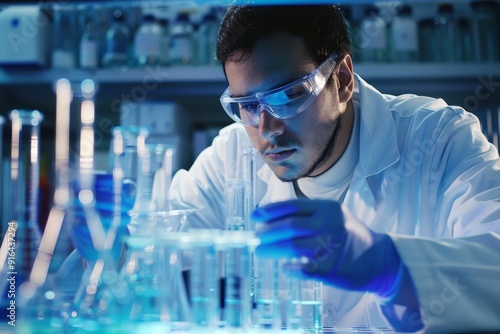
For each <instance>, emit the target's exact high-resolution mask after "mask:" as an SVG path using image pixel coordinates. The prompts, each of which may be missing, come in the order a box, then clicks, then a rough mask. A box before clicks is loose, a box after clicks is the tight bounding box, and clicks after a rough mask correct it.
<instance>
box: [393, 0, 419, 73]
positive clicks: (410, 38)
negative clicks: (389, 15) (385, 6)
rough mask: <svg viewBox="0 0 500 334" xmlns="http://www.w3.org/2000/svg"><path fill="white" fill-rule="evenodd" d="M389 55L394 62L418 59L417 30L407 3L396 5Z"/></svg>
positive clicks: (410, 8) (411, 10)
mask: <svg viewBox="0 0 500 334" xmlns="http://www.w3.org/2000/svg"><path fill="white" fill-rule="evenodd" d="M390 31H391V55H392V57H391V58H392V59H391V60H392V61H393V62H394V63H407V62H416V61H417V60H418V31H417V23H416V22H415V20H414V18H413V9H412V7H411V6H410V5H408V4H401V5H399V6H398V7H397V14H396V16H394V18H393V19H392V24H391V29H390Z"/></svg>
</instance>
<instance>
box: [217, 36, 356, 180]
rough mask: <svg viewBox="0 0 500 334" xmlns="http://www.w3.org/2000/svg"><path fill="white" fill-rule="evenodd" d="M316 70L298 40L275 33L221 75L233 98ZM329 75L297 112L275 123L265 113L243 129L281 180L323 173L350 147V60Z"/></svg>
mask: <svg viewBox="0 0 500 334" xmlns="http://www.w3.org/2000/svg"><path fill="white" fill-rule="evenodd" d="M317 66H318V64H315V63H314V62H313V59H312V57H311V55H310V54H309V53H308V51H307V49H306V46H305V43H304V42H303V41H302V39H300V38H298V37H295V36H291V35H289V34H284V33H278V34H274V35H272V36H270V37H266V38H264V39H262V40H260V41H258V42H257V43H256V44H255V47H254V50H253V52H252V55H251V56H250V57H249V58H248V59H246V60H245V61H242V62H231V61H230V62H227V63H226V64H225V70H226V75H227V78H228V81H229V87H230V89H231V94H232V96H247V95H252V94H255V93H257V92H264V91H267V90H270V89H273V88H277V87H280V86H283V85H285V84H287V83H290V82H292V81H294V80H297V79H299V78H301V77H303V76H305V75H307V74H309V73H310V72H312V71H313V70H315V69H316V68H317ZM331 76H332V77H333V85H332V84H331V82H329V83H327V84H326V85H325V87H324V88H323V90H322V91H321V93H320V94H319V96H318V97H317V98H316V100H315V101H314V102H313V103H312V104H311V105H310V106H309V107H308V108H307V109H305V110H304V111H302V112H301V113H299V114H297V115H295V116H293V117H291V118H288V119H277V118H275V117H273V116H271V115H270V114H269V113H268V112H266V111H264V112H262V113H261V115H260V123H259V125H257V126H245V128H246V131H247V133H248V135H249V136H250V139H251V141H252V143H253V145H254V147H255V148H256V149H257V150H258V151H259V153H260V155H261V156H262V158H263V159H264V161H265V162H266V163H267V164H268V165H269V167H270V168H271V169H272V170H273V171H274V173H275V174H276V176H277V177H278V178H279V179H281V180H282V181H293V180H297V179H299V178H302V177H306V176H309V177H311V176H317V175H319V174H321V173H323V172H324V171H326V170H327V169H328V168H330V167H331V166H332V165H333V164H334V163H335V162H336V161H337V160H338V159H339V158H340V156H341V155H342V153H343V152H344V150H345V148H346V146H347V143H348V142H349V137H350V133H351V128H352V117H353V115H352V114H353V113H352V106H351V104H350V102H349V100H350V98H351V96H352V90H353V88H354V83H353V77H352V63H351V59H350V57H349V56H346V57H345V58H339V59H338V60H337V65H336V66H335V69H334V71H333V73H332V75H331ZM348 102H349V103H348ZM346 111H347V112H346Z"/></svg>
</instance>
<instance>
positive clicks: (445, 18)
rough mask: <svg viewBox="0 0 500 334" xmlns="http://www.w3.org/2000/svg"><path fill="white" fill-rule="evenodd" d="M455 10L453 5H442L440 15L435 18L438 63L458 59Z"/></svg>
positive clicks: (439, 8) (440, 5)
mask: <svg viewBox="0 0 500 334" xmlns="http://www.w3.org/2000/svg"><path fill="white" fill-rule="evenodd" d="M453 12H454V8H453V4H451V3H440V4H439V5H438V14H437V16H436V17H435V18H434V25H435V26H434V29H435V33H436V42H437V43H436V56H437V59H436V61H438V62H455V61H457V60H459V59H458V52H457V51H458V42H459V41H458V39H457V38H456V34H457V26H456V21H455V18H454V15H453Z"/></svg>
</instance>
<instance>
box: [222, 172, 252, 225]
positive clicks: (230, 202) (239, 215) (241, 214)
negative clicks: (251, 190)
mask: <svg viewBox="0 0 500 334" xmlns="http://www.w3.org/2000/svg"><path fill="white" fill-rule="evenodd" d="M247 190H248V182H247V181H246V180H244V179H228V180H226V199H227V201H226V205H227V211H226V230H230V231H244V230H245V228H246V223H245V220H246V219H245V218H246V215H247V212H248V209H247V208H248V206H247V205H248V203H247Z"/></svg>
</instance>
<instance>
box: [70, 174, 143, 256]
mask: <svg viewBox="0 0 500 334" xmlns="http://www.w3.org/2000/svg"><path fill="white" fill-rule="evenodd" d="M94 188H95V189H94V195H95V207H94V210H91V211H90V213H91V212H94V213H96V214H97V215H98V216H99V219H100V222H101V224H102V228H103V230H104V231H103V232H105V234H107V232H108V231H109V228H110V226H111V225H112V223H113V217H114V211H113V210H114V200H113V196H114V195H113V175H112V174H95V179H94ZM135 192H136V187H135V184H133V183H130V182H127V181H125V182H124V183H123V185H122V196H121V210H120V213H121V219H120V223H119V226H118V227H117V230H116V236H115V240H114V243H113V247H112V257H113V260H114V261H117V260H118V258H119V256H120V254H121V251H122V245H123V242H122V239H123V237H124V236H125V235H127V234H128V229H127V224H128V223H129V222H130V216H129V215H128V211H130V210H131V209H132V207H133V205H134V201H135ZM91 209H92V208H91ZM72 210H73V214H72V215H71V216H70V217H71V218H73V221H72V222H70V224H71V238H72V240H73V243H74V244H75V246H76V248H77V249H78V252H79V253H80V254H81V255H82V256H83V257H84V258H85V259H86V260H88V261H91V262H93V261H96V260H97V259H98V258H99V256H100V252H99V248H97V249H96V247H95V245H94V243H93V241H92V238H91V234H90V230H89V224H88V221H87V219H89V217H91V216H89V214H88V213H89V211H88V209H87V211H86V209H85V208H84V206H83V205H82V203H81V202H80V201H79V200H78V199H77V198H75V200H74V203H73V208H72ZM91 223H92V222H91ZM93 223H96V221H93ZM101 231H102V230H101Z"/></svg>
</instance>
